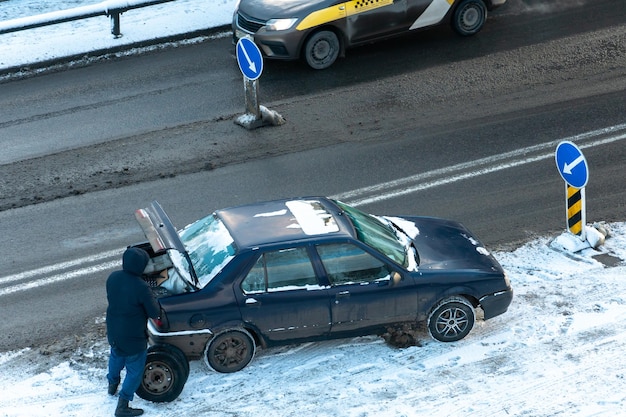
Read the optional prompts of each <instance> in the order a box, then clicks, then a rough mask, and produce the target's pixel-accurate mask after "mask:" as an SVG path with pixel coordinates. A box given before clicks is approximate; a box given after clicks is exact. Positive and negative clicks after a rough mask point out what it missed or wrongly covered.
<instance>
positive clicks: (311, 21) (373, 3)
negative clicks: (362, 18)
mask: <svg viewBox="0 0 626 417" xmlns="http://www.w3.org/2000/svg"><path fill="white" fill-rule="evenodd" d="M390 4H393V0H352V1H347V2H345V3H341V4H337V5H335V6H331V7H327V8H325V9H322V10H317V11H315V12H313V13H311V14H310V15H308V16H307V17H305V18H304V19H302V21H301V22H300V24H298V26H297V27H296V29H297V30H306V29H310V28H312V27H315V26H320V25H323V24H324V23H328V22H332V21H334V20H339V19H343V18H345V17H347V16H352V15H355V14H359V13H363V12H367V11H369V10H374V9H378V8H380V7H385V6H389V5H390Z"/></svg>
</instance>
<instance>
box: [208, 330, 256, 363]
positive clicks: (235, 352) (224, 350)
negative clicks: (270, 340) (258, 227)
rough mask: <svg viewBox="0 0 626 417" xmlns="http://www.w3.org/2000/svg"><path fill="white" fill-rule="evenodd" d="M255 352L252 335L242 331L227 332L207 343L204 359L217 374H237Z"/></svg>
mask: <svg viewBox="0 0 626 417" xmlns="http://www.w3.org/2000/svg"><path fill="white" fill-rule="evenodd" d="M254 352H255V345H254V339H253V338H252V335H250V333H248V332H247V331H245V330H243V329H240V330H239V329H238V330H227V331H225V332H222V333H220V334H218V335H217V336H215V337H214V338H213V339H211V340H210V341H209V343H208V344H207V347H206V349H205V353H204V356H205V359H206V362H207V364H208V365H209V367H211V368H212V369H214V370H215V371H217V372H222V373H230V372H237V371H240V370H242V369H243V368H245V367H246V365H248V364H249V363H250V361H251V360H252V357H253V356H254Z"/></svg>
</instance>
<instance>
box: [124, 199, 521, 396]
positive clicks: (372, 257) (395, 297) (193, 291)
mask: <svg viewBox="0 0 626 417" xmlns="http://www.w3.org/2000/svg"><path fill="white" fill-rule="evenodd" d="M136 217H137V219H138V221H139V223H140V224H141V226H142V228H143V230H144V232H145V234H146V237H147V238H148V242H146V243H143V244H140V245H137V246H139V247H143V248H144V249H146V250H147V251H148V252H149V253H150V256H151V262H150V263H149V265H148V268H147V269H146V271H145V279H146V280H148V281H150V282H152V283H153V285H154V287H155V292H156V293H158V294H159V302H160V304H161V308H162V314H161V318H160V320H154V321H150V322H149V323H148V329H149V333H150V342H151V345H152V346H151V348H150V353H149V357H148V362H147V364H146V372H145V375H144V381H143V383H142V386H141V387H140V390H139V392H138V393H139V395H140V396H142V397H143V398H145V399H148V400H152V401H171V400H173V399H174V398H176V397H177V396H178V394H179V393H180V391H181V390H182V387H183V385H184V382H185V380H186V378H187V375H188V369H189V364H188V362H187V360H188V359H200V358H203V359H204V360H205V361H206V363H207V364H208V365H209V366H210V367H211V368H213V369H214V370H216V371H218V372H235V371H239V370H240V369H242V368H243V367H245V366H246V365H248V363H249V362H250V361H251V360H252V358H253V356H254V353H255V350H256V348H257V347H268V346H274V345H279V344H293V343H300V342H305V341H314V340H322V339H329V338H342V337H352V336H359V335H367V334H380V333H382V332H384V331H385V330H386V328H387V327H389V326H392V325H397V324H403V323H416V322H425V323H426V324H427V327H428V330H429V332H430V334H431V335H432V337H434V338H435V339H437V340H440V341H443V342H454V341H457V340H460V339H462V338H464V337H465V336H466V335H467V334H468V333H469V332H470V330H471V329H472V327H473V325H474V321H475V317H476V316H475V310H476V309H478V308H480V309H481V310H482V314H481V317H483V318H484V319H485V320H486V319H490V318H492V317H494V316H497V315H499V314H502V313H504V312H505V311H506V310H507V308H508V306H509V304H510V303H511V299H512V297H513V291H512V289H511V284H510V282H509V280H508V279H507V277H506V275H505V273H504V271H503V270H502V267H501V266H500V265H499V264H498V262H497V261H496V260H495V259H494V257H493V256H492V255H491V254H490V253H489V252H488V251H487V250H486V249H485V248H484V247H483V245H482V244H481V243H480V241H479V240H478V239H477V238H476V237H475V236H474V235H473V234H472V233H471V232H470V231H469V230H467V229H466V228H465V227H464V226H463V225H461V224H460V223H457V222H454V221H450V220H443V219H439V218H432V217H407V216H402V217H400V216H376V215H371V214H367V213H364V212H362V211H360V210H358V209H356V208H353V207H350V206H348V205H346V204H344V203H342V202H339V201H335V200H331V199H328V198H324V197H307V198H299V199H285V200H278V201H269V202H264V203H256V204H250V205H244V206H239V207H234V208H228V209H223V210H218V211H216V212H215V213H213V214H211V215H209V216H207V217H205V218H203V219H200V220H198V221H196V222H194V223H192V224H190V225H188V226H187V227H185V228H184V229H182V230H180V231H178V230H176V229H175V227H174V226H173V225H172V223H171V221H170V220H169V218H168V216H167V215H166V213H165V212H164V211H163V209H162V208H161V206H160V205H159V204H158V203H157V202H154V203H152V205H151V206H150V207H149V208H146V209H140V210H137V212H136Z"/></svg>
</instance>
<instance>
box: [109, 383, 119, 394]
mask: <svg viewBox="0 0 626 417" xmlns="http://www.w3.org/2000/svg"><path fill="white" fill-rule="evenodd" d="M119 384H120V383H119V382H118V383H117V384H109V395H115V393H116V392H117V387H118V385H119Z"/></svg>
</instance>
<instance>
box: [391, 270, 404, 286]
mask: <svg viewBox="0 0 626 417" xmlns="http://www.w3.org/2000/svg"><path fill="white" fill-rule="evenodd" d="M400 281H402V275H400V273H398V272H395V271H394V272H392V273H391V286H392V287H393V286H394V285H398V284H399V283H400Z"/></svg>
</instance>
